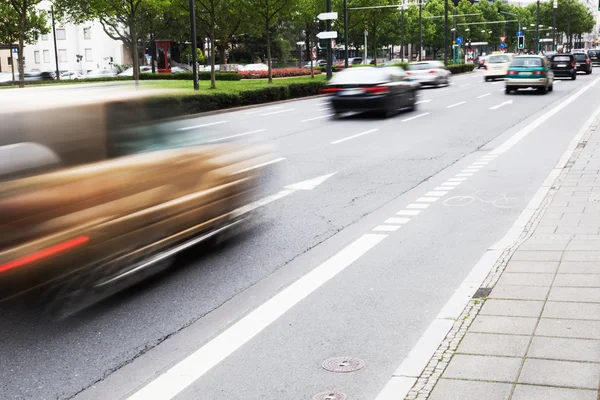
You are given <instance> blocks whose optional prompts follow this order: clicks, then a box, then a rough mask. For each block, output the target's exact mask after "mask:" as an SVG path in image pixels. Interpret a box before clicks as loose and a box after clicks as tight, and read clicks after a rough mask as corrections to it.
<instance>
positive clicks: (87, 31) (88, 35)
mask: <svg viewBox="0 0 600 400" xmlns="http://www.w3.org/2000/svg"><path fill="white" fill-rule="evenodd" d="M83 38H84V39H85V40H90V39H91V38H92V28H83Z"/></svg>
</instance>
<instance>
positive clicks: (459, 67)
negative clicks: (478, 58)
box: [446, 64, 475, 74]
mask: <svg viewBox="0 0 600 400" xmlns="http://www.w3.org/2000/svg"><path fill="white" fill-rule="evenodd" d="M446 69H447V70H448V71H450V72H451V73H452V74H462V73H465V72H471V71H473V70H474V69H475V64H452V65H448V66H447V67H446Z"/></svg>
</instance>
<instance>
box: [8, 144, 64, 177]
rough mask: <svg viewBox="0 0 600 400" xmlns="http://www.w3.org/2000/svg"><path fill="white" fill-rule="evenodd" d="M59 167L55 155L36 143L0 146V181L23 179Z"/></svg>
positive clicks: (58, 159)
mask: <svg viewBox="0 0 600 400" xmlns="http://www.w3.org/2000/svg"><path fill="white" fill-rule="evenodd" d="M59 165H60V158H59V157H58V155H56V153H54V152H53V151H52V150H50V149H49V148H47V147H46V146H42V145H40V144H38V143H28V142H26V143H15V144H9V145H5V146H0V180H2V181H4V180H11V179H17V178H24V177H26V176H31V175H34V174H36V173H39V172H42V171H43V172H50V170H51V169H54V168H56V167H58V166H59Z"/></svg>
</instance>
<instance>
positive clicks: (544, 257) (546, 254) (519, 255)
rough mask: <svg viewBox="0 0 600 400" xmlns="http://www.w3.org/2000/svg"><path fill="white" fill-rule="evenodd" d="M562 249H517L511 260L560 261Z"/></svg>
mask: <svg viewBox="0 0 600 400" xmlns="http://www.w3.org/2000/svg"><path fill="white" fill-rule="evenodd" d="M561 256H562V252H561V251H516V252H515V253H514V254H513V256H512V258H511V260H515V261H559V260H560V258H561Z"/></svg>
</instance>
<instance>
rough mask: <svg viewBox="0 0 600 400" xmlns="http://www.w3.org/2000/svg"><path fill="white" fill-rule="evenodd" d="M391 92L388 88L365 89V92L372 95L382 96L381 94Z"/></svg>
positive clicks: (374, 87)
mask: <svg viewBox="0 0 600 400" xmlns="http://www.w3.org/2000/svg"><path fill="white" fill-rule="evenodd" d="M389 91H390V90H389V88H388V87H387V86H373V87H368V88H365V92H367V93H371V94H381V93H387V92H389Z"/></svg>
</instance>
